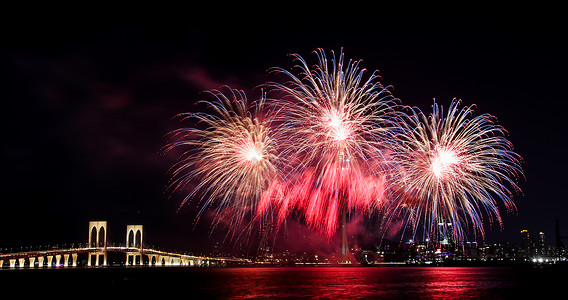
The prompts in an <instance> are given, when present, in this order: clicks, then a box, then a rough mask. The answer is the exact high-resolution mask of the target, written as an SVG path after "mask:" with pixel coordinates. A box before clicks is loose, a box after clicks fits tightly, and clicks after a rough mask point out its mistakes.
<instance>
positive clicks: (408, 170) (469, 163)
mask: <svg viewBox="0 0 568 300" xmlns="http://www.w3.org/2000/svg"><path fill="white" fill-rule="evenodd" d="M459 104H460V103H459V101H456V100H454V101H452V103H451V105H450V108H449V109H448V111H447V113H446V114H445V115H444V112H443V109H442V108H441V107H439V106H438V104H437V103H435V102H434V105H433V106H432V108H433V112H432V114H430V115H429V116H426V115H425V114H424V113H422V112H421V111H420V110H418V109H415V108H414V109H411V114H410V115H409V117H408V118H407V120H406V121H405V122H401V124H402V127H403V129H404V130H403V134H401V135H400V136H398V139H399V143H398V145H399V146H398V147H397V148H396V150H395V151H394V152H393V154H392V156H393V161H394V163H395V164H396V165H397V169H396V172H395V173H393V174H392V176H393V177H392V181H391V187H392V188H393V189H395V190H397V193H398V197H397V198H396V199H395V200H394V201H393V203H392V208H393V212H394V214H393V216H394V215H404V216H406V217H407V220H408V221H409V222H410V224H413V225H414V229H415V231H414V234H415V233H416V229H417V228H418V226H417V225H418V224H422V225H423V228H424V238H429V239H430V240H432V241H434V240H436V239H437V238H444V236H441V235H446V236H445V237H451V238H454V239H455V240H456V241H459V240H463V237H464V233H465V231H464V230H465V228H468V227H471V228H473V229H474V232H480V233H481V235H482V236H483V235H484V230H483V219H484V217H487V218H488V219H489V221H490V222H493V221H495V220H496V221H497V222H498V223H499V224H500V225H501V224H502V221H501V215H500V213H499V209H498V207H499V204H500V203H501V204H504V206H505V207H506V208H507V210H514V209H515V205H514V203H513V201H512V196H513V194H514V192H518V191H519V188H518V186H517V185H516V184H515V179H516V178H517V176H518V175H522V170H521V167H520V163H521V158H520V157H519V156H518V155H517V154H516V153H515V152H513V151H512V144H511V143H510V142H509V141H508V140H507V139H506V138H505V137H504V136H505V134H506V131H505V129H504V128H503V127H501V126H499V125H497V124H495V122H494V117H492V116H491V115H488V114H482V115H479V116H473V106H469V107H467V106H466V107H464V108H461V109H460V108H459V106H460V105H459ZM447 235H449V236H447ZM440 236H441V237H440Z"/></svg>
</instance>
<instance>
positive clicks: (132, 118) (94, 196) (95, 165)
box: [0, 4, 568, 248]
mask: <svg viewBox="0 0 568 300" xmlns="http://www.w3.org/2000/svg"><path fill="white" fill-rule="evenodd" d="M243 10H245V11H246V10H249V11H248V12H246V13H245V12H244V11H241V9H239V6H238V4H233V5H230V6H227V5H225V6H219V7H193V8H192V9H188V10H186V11H184V14H180V13H179V12H178V13H177V14H175V15H170V14H168V13H166V12H155V13H154V14H146V15H144V16H140V15H135V14H133V13H132V15H129V17H126V16H123V15H121V14H116V15H113V16H112V17H106V16H104V17H103V16H102V15H99V16H90V17H84V16H83V15H81V14H72V16H69V15H65V14H63V13H61V12H59V13H49V14H44V13H39V12H38V13H35V14H24V13H21V12H19V13H18V14H17V17H13V18H9V19H5V20H4V21H2V28H1V29H0V34H1V36H0V38H1V39H2V45H3V46H1V48H0V75H1V76H2V78H1V79H2V80H1V82H2V89H1V90H0V92H1V93H2V110H1V111H2V118H1V122H2V126H1V128H2V129H1V130H2V139H1V141H2V147H1V150H2V155H1V156H0V157H1V161H2V171H3V180H2V181H1V182H2V183H1V184H2V186H1V188H0V197H1V198H0V199H1V200H0V201H1V203H2V205H0V213H1V216H2V217H0V248H5V247H13V246H26V245H38V244H45V243H72V242H85V241H86V239H87V224H88V221H90V220H107V221H109V226H110V229H111V233H113V234H114V236H115V238H114V239H115V240H120V241H121V240H122V239H123V236H124V233H123V231H124V230H125V225H126V224H132V223H142V224H144V225H145V226H146V233H147V240H148V241H149V242H150V243H153V244H156V245H159V246H162V247H167V248H176V247H177V248H192V247H195V245H196V244H199V243H207V241H206V240H207V235H206V234H205V235H204V234H203V232H204V231H206V227H207V225H198V227H199V226H202V227H204V228H205V230H203V228H201V229H199V228H198V229H196V230H193V227H192V222H193V217H194V212H192V211H190V210H183V209H182V210H181V211H180V212H179V213H176V210H177V207H178V205H179V203H180V201H181V200H182V199H181V196H180V195H173V196H172V197H169V196H170V194H169V193H167V192H166V191H165V186H166V184H167V180H168V176H169V175H168V173H167V172H168V168H169V167H170V166H171V165H172V163H173V162H174V160H175V157H174V156H172V155H162V154H161V152H160V149H161V147H162V146H164V145H165V143H166V142H167V139H166V138H165V134H166V133H167V132H169V131H170V130H172V129H175V128H177V127H179V126H180V125H182V124H180V123H179V120H176V119H172V117H173V116H175V115H176V114H178V113H182V112H187V111H192V110H195V109H196V106H195V105H194V104H193V103H194V102H195V101H196V100H200V99H203V97H204V95H203V94H200V91H203V90H205V89H211V88H216V87H219V86H220V85H221V84H228V85H231V86H232V87H235V88H240V89H244V90H245V91H246V92H247V93H249V94H250V95H251V97H252V96H254V95H257V94H256V93H258V89H256V86H258V85H259V84H262V83H264V82H265V81H268V80H271V79H273V77H272V75H270V74H269V73H268V72H267V70H268V69H269V68H270V67H274V66H281V67H287V68H288V67H291V66H292V65H293V63H292V61H291V59H290V57H288V56H287V54H289V53H299V54H301V55H302V56H304V57H305V58H308V59H310V60H311V61H312V62H313V61H314V60H313V59H314V56H313V55H312V54H310V53H311V51H312V50H314V49H316V48H318V47H321V48H324V49H326V50H328V51H329V50H336V51H338V50H339V49H341V48H342V47H343V49H344V52H345V55H346V57H347V58H353V59H363V63H362V66H363V67H365V68H367V69H368V70H370V71H372V70H375V69H378V70H379V71H380V74H381V76H382V78H383V83H384V84H387V85H393V86H394V90H393V94H394V96H395V97H397V98H399V99H400V100H401V101H402V103H403V104H406V105H413V106H418V107H419V108H421V109H423V110H425V111H428V110H429V108H430V105H431V104H432V99H433V98H436V100H437V101H438V102H439V103H441V104H442V105H444V106H447V105H448V104H449V103H450V101H451V99H452V98H453V97H456V98H460V99H462V100H463V103H464V104H467V105H469V104H474V103H475V104H476V105H477V111H478V112H479V113H490V114H492V115H494V116H496V117H497V118H498V121H499V124H501V125H503V126H504V127H505V128H506V129H507V130H508V131H509V139H510V140H511V141H512V142H513V144H514V147H515V151H516V152H517V153H519V154H520V155H521V156H522V157H523V159H524V161H525V162H524V165H523V168H524V171H525V176H526V181H524V180H523V181H521V182H520V183H519V184H520V187H521V188H522V189H523V194H522V195H517V197H516V198H515V203H516V204H517V206H518V211H517V213H515V214H506V212H505V211H504V210H502V211H503V214H504V216H503V219H504V226H505V228H504V231H502V232H501V231H500V230H499V228H498V226H497V225H496V226H494V228H493V229H488V236H487V239H488V240H489V241H499V240H510V241H513V242H518V241H519V240H520V235H519V231H520V230H521V229H524V228H527V229H529V230H531V231H533V232H535V233H536V232H538V231H544V232H545V233H546V234H547V238H548V240H549V241H550V242H551V243H553V238H554V220H555V219H556V218H559V219H560V220H561V222H562V223H561V224H562V226H561V227H562V228H561V229H562V230H563V231H564V232H563V233H564V235H568V204H567V201H566V196H565V194H566V192H565V190H564V188H565V186H566V185H567V184H566V183H567V182H568V181H567V176H566V172H565V170H566V169H567V167H568V164H567V162H566V159H565V150H564V148H565V138H566V136H567V133H568V129H567V126H566V120H567V118H566V117H565V113H566V108H567V102H566V100H567V96H566V93H565V87H566V82H567V80H568V76H567V75H566V69H567V67H568V59H567V58H566V53H568V47H567V44H568V41H567V38H566V36H567V35H566V29H567V26H566V25H567V23H566V21H565V20H562V19H560V18H558V16H557V15H556V13H555V11H554V9H553V8H540V9H538V10H535V11H533V10H532V9H531V8H525V9H523V10H521V11H515V10H509V9H504V10H500V11H496V12H493V13H491V14H474V13H471V14H469V15H466V16H462V15H459V14H448V15H439V14H437V15H429V14H426V13H424V14H413V16H412V17H409V16H400V15H399V16H395V15H392V14H390V12H389V11H384V10H383V11H377V12H375V11H371V10H368V8H366V7H356V9H355V7H354V8H345V10H344V11H342V10H337V9H335V8H328V9H326V10H323V11H322V10H316V9H310V10H307V11H302V7H298V6H293V7H292V6H283V7H279V8H277V9H276V8H273V9H268V10H267V11H264V10H263V11H256V10H254V9H251V8H250V7H249V8H246V9H243ZM338 13H340V14H338Z"/></svg>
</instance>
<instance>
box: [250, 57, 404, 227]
mask: <svg viewBox="0 0 568 300" xmlns="http://www.w3.org/2000/svg"><path fill="white" fill-rule="evenodd" d="M332 54H333V58H332V60H331V63H328V60H327V57H326V55H325V52H324V51H323V50H321V49H319V50H317V51H316V55H317V58H318V64H317V65H316V66H314V67H309V65H308V64H307V63H306V61H305V60H304V59H303V58H302V57H301V56H299V55H296V54H295V55H292V56H293V57H294V58H295V60H296V61H297V62H298V63H299V64H298V65H296V69H297V70H299V73H300V75H299V76H296V75H294V74H293V73H291V72H289V71H287V70H284V69H281V68H276V69H274V71H275V72H276V73H278V74H281V75H283V76H284V77H286V78H287V79H288V80H287V82H285V83H283V84H281V83H274V82H273V83H270V84H269V86H270V87H272V88H273V92H274V93H276V94H277V96H278V101H277V102H276V105H277V106H278V107H279V111H280V112H282V113H281V114H279V115H278V116H277V117H276V120H277V121H278V123H279V126H278V129H277V130H278V131H279V132H280V134H281V135H282V136H285V137H286V139H285V140H282V143H281V144H280V145H279V153H281V155H282V157H287V160H286V165H285V166H282V167H281V170H282V172H283V176H282V177H283V178H286V182H281V181H274V182H273V184H272V187H271V188H270V189H269V192H267V193H266V194H265V195H264V196H263V197H262V199H261V205H259V208H258V213H259V215H263V214H265V213H267V212H268V211H270V210H271V209H272V210H274V211H276V212H277V213H276V214H277V215H278V221H279V223H282V222H283V220H284V219H285V218H286V216H287V215H288V214H290V213H291V212H293V211H296V212H298V213H300V214H301V215H302V216H303V218H304V220H305V221H306V223H307V224H308V225H309V226H311V227H313V228H316V229H319V230H321V231H322V232H324V233H326V234H327V235H328V236H331V235H333V234H335V232H336V229H337V226H338V225H339V221H338V219H339V216H340V215H341V214H345V213H349V212H350V211H353V210H355V209H357V210H363V211H370V210H372V209H373V208H376V207H378V206H380V205H381V201H382V200H383V192H384V176H383V174H382V172H381V171H382V169H381V164H382V157H383V151H384V149H385V145H386V144H387V143H388V142H389V141H390V139H389V138H388V135H389V134H390V131H391V129H392V127H394V124H393V122H392V121H391V118H392V116H391V114H393V106H394V104H395V100H394V98H393V97H392V95H391V93H390V92H389V90H388V88H387V87H384V86H383V85H382V84H381V83H380V82H379V76H378V75H377V72H373V73H372V74H371V75H370V76H368V77H367V78H366V79H365V69H361V68H360V67H359V64H360V61H351V60H350V61H349V62H347V63H345V61H344V55H343V52H340V53H339V56H338V57H336V56H335V53H333V52H332Z"/></svg>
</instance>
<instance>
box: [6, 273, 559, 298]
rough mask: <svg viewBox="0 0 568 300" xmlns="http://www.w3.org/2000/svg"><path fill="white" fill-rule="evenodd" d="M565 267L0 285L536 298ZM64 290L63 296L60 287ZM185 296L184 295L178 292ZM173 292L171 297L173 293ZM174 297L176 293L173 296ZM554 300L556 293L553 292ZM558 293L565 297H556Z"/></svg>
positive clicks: (215, 293)
mask: <svg viewBox="0 0 568 300" xmlns="http://www.w3.org/2000/svg"><path fill="white" fill-rule="evenodd" d="M567 275H568V268H543V269H537V268H530V267H524V268H521V267H517V268H475V267H461V268H460V267H380V268H378V267H268V268H256V267H250V268H197V267H196V268H187V267H140V268H68V269H55V268H51V269H33V270H32V269H29V270H9V269H3V270H0V282H1V283H2V286H5V287H11V286H21V285H22V284H28V283H33V286H34V287H35V288H34V289H29V290H26V295H28V296H29V295H31V294H37V295H44V293H45V291H47V290H49V291H51V290H53V287H55V286H57V287H60V288H59V289H56V290H57V291H58V292H63V293H65V291H67V287H72V288H74V289H77V290H80V291H83V292H84V291H92V292H96V293H103V292H104V293H105V295H117V296H118V295H128V296H130V297H134V295H140V296H143V298H146V297H145V296H148V294H147V293H148V292H149V291H152V292H157V293H159V295H163V296H164V297H165V298H167V297H168V295H171V293H178V292H181V291H183V293H180V294H179V296H182V295H184V296H186V297H184V298H188V299H274V298H280V299H282V298H287V299H298V298H303V299H393V298H394V299H531V298H529V297H528V296H532V295H537V296H538V298H536V299H539V300H541V299H547V298H553V297H554V298H558V296H559V295H565V293H566V288H568V286H567V285H566V283H567V281H566V278H568V276H567ZM67 293H69V292H68V291H67ZM184 293H185V294H184ZM176 295H178V294H176ZM176 298H179V297H177V296H176ZM559 298H562V297H559ZM564 298H565V297H564Z"/></svg>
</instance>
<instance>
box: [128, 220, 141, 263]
mask: <svg viewBox="0 0 568 300" xmlns="http://www.w3.org/2000/svg"><path fill="white" fill-rule="evenodd" d="M143 238H144V226H143V225H127V226H126V247H127V248H135V249H136V250H135V251H133V252H127V254H126V265H127V266H131V265H142V264H143V260H142V252H143V248H144V239H143Z"/></svg>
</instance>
